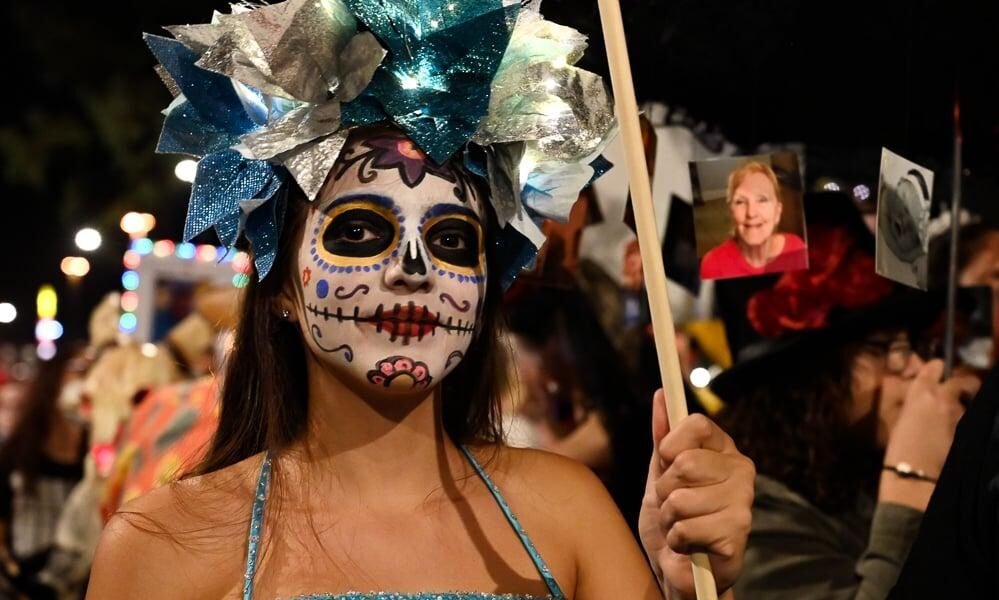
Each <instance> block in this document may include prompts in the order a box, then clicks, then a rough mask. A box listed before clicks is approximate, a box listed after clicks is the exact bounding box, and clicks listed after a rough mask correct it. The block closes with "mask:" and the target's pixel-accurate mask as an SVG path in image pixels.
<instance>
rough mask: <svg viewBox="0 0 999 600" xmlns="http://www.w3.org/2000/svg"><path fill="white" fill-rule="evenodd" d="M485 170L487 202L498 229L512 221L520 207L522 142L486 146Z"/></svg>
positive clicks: (523, 147) (523, 146)
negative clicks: (489, 203)
mask: <svg viewBox="0 0 999 600" xmlns="http://www.w3.org/2000/svg"><path fill="white" fill-rule="evenodd" d="M485 150H486V169H487V173H488V175H489V200H490V201H491V202H492V205H493V211H494V212H495V213H496V220H497V221H498V222H499V226H500V227H504V226H506V224H507V222H509V221H511V220H512V219H514V218H515V217H516V215H517V211H518V210H521V206H520V189H521V183H520V162H521V160H523V158H524V150H525V145H524V143H523V142H519V143H510V144H495V145H493V146H487V147H486V148H485Z"/></svg>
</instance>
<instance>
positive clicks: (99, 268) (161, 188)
mask: <svg viewBox="0 0 999 600" xmlns="http://www.w3.org/2000/svg"><path fill="white" fill-rule="evenodd" d="M986 5H987V6H986ZM212 9H217V10H223V11H228V6H227V4H224V3H222V2H211V3H207V2H204V1H203V0H202V1H194V0H172V1H171V2H141V3H140V2H115V3H111V2H107V3H87V2H44V1H41V2H40V1H37V0H34V1H28V0H8V1H7V2H4V3H3V4H2V8H0V14H2V17H3V20H2V22H3V23H4V36H3V41H2V44H3V56H4V57H5V61H4V66H5V67H6V69H5V73H6V76H7V77H6V82H5V85H4V86H3V88H4V90H5V91H4V93H3V96H2V98H3V111H2V112H0V157H2V163H0V186H2V193H3V204H2V206H3V213H2V216H0V302H4V301H6V302H12V303H14V304H15V306H17V308H18V311H19V315H18V319H17V320H16V321H15V322H14V323H13V324H11V325H0V341H18V342H28V341H30V340H31V339H32V337H33V326H34V295H35V293H36V291H37V289H38V286H39V285H41V284H43V283H53V284H54V285H55V286H56V288H57V290H58V291H59V293H60V300H61V303H60V316H59V318H60V320H62V321H63V322H64V323H65V324H66V325H67V336H68V337H75V338H82V337H85V335H86V330H85V320H86V315H88V314H89V311H90V309H91V307H92V306H93V305H94V304H95V303H96V302H97V300H98V299H99V298H100V296H101V295H102V294H103V293H105V292H107V291H110V290H113V289H118V288H119V286H120V283H119V277H120V275H121V271H122V267H121V255H122V252H123V251H124V250H125V246H126V243H127V239H126V236H125V234H123V233H122V232H121V231H120V229H119V228H118V221H119V219H120V218H121V215H122V214H124V213H125V212H127V211H129V210H138V211H146V212H152V213H153V214H155V215H156V218H157V220H158V224H157V226H156V228H155V229H154V230H153V232H152V234H151V235H152V237H154V238H157V239H159V238H170V239H174V240H175V241H179V237H180V234H181V230H182V227H183V219H184V213H185V206H186V200H187V194H188V191H189V188H188V185H187V184H184V183H182V182H180V181H178V180H177V179H176V178H175V177H174V174H173V167H174V165H175V164H176V163H177V161H178V160H179V157H176V156H157V155H155V154H154V153H153V147H154V145H155V142H156V137H157V135H158V132H159V127H160V123H161V119H162V116H161V115H160V112H159V111H160V110H162V109H163V108H165V107H166V105H167V104H168V103H169V101H170V96H169V94H168V93H167V91H166V89H165V88H164V87H163V86H162V84H161V83H160V81H159V79H158V78H157V77H156V75H155V74H154V73H153V70H152V67H153V64H154V61H153V59H152V57H151V56H150V54H149V53H148V52H147V50H146V49H145V46H144V45H143V43H142V41H141V33H142V32H143V31H148V32H153V33H159V32H160V29H159V26H160V25H165V24H177V23H189V22H205V21H207V20H209V18H210V17H211V11H212ZM623 10H624V14H625V20H626V28H627V31H628V36H629V45H630V51H631V56H632V66H633V70H634V72H635V80H636V85H637V87H638V90H637V91H638V95H639V97H640V99H642V100H660V101H663V102H666V103H667V104H669V105H671V106H678V107H683V108H684V109H685V110H686V112H687V114H688V115H690V116H691V117H692V118H693V119H694V120H696V121H697V122H699V123H701V126H702V127H704V128H705V129H706V130H707V131H711V132H716V133H720V134H722V135H724V136H725V137H726V138H728V139H729V140H731V141H733V142H735V143H736V144H738V145H739V146H741V147H743V148H746V149H753V148H755V147H756V146H758V145H759V144H762V143H767V142H774V143H779V142H788V141H795V142H804V143H805V144H806V145H807V149H808V155H807V177H808V179H809V180H810V181H814V180H815V179H817V178H819V177H823V176H831V177H838V178H843V179H844V180H848V181H851V182H866V183H867V184H868V185H869V187H871V189H875V187H876V181H877V170H878V163H879V156H880V148H881V146H887V147H889V148H891V149H892V150H894V151H895V152H898V153H900V154H902V155H904V156H906V157H907V158H910V159H912V160H914V161H916V162H918V163H920V164H924V165H925V166H927V167H929V168H931V169H934V170H935V171H936V174H937V176H936V181H937V185H936V190H935V196H936V197H937V198H947V197H949V195H950V193H949V185H950V180H951V174H950V167H949V165H950V160H951V148H952V144H953V142H952V126H951V123H952V117H951V114H952V108H953V104H954V97H955V89H959V96H960V99H961V110H962V120H963V123H964V131H965V146H964V148H965V150H964V166H965V173H964V175H965V177H964V179H965V196H966V200H967V202H968V204H969V205H971V206H973V207H978V208H979V209H980V210H983V211H992V213H993V217H992V218H995V216H994V213H995V211H996V204H997V202H996V190H997V175H999V92H997V84H996V78H997V77H999V40H997V38H999V36H997V33H999V3H962V2H954V1H953V0H948V1H923V0H906V1H901V0H892V1H870V0H868V1H866V2H853V1H847V2H807V1H801V2H791V1H775V0H771V1H756V2H733V1H731V0H696V1H695V0H670V1H669V2H664V1H646V2H637V1H628V0H624V2H623ZM543 12H544V13H545V15H546V16H547V17H548V18H549V19H551V20H554V21H557V22H560V23H563V24H566V25H571V26H573V27H576V28H577V29H580V30H581V31H583V32H584V33H587V34H589V35H590V36H591V41H592V47H591V53H590V54H589V55H588V57H587V58H586V59H585V60H584V63H583V66H585V67H587V68H590V69H592V70H595V71H598V72H601V73H604V72H605V71H606V68H605V64H604V62H605V61H604V58H603V48H602V45H603V41H602V37H601V35H600V31H599V20H598V18H597V9H596V2H595V1H594V2H590V1H584V0H547V1H546V2H545V3H544V5H543ZM84 226H92V227H96V228H97V229H99V230H100V231H101V232H102V234H103V236H104V245H103V246H102V248H101V249H100V250H99V251H98V252H96V253H94V254H92V255H87V257H88V259H90V260H91V265H92V269H91V272H90V274H89V275H87V276H86V277H85V278H84V280H83V281H82V282H81V283H80V284H79V285H78V286H76V287H75V288H72V289H71V288H69V287H68V285H67V282H66V279H65V277H64V276H63V275H62V273H61V272H60V271H59V261H60V260H61V258H62V257H63V256H66V255H74V254H77V255H78V254H80V253H79V251H77V250H76V248H75V246H74V244H73V235H74V234H75V232H76V231H77V230H78V229H79V228H80V227H84ZM209 240H210V238H206V241H209Z"/></svg>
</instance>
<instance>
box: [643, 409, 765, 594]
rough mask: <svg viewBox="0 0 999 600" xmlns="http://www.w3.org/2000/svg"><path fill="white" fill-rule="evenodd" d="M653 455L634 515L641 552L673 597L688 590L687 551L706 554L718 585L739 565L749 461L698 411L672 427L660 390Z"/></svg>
mask: <svg viewBox="0 0 999 600" xmlns="http://www.w3.org/2000/svg"><path fill="white" fill-rule="evenodd" d="M652 405H653V409H652V441H653V444H654V446H653V452H652V460H651V461H650V463H649V478H648V480H647V482H646V484H645V497H644V499H643V501H642V512H641V515H640V516H639V532H640V534H641V538H642V545H643V546H644V547H645V552H646V553H647V554H648V556H649V558H650V560H652V563H653V564H652V566H653V569H654V570H655V571H656V576H657V577H658V578H659V581H660V582H661V583H663V584H664V586H665V585H668V586H669V588H670V591H671V593H670V595H669V597H670V598H677V597H679V598H693V597H694V581H693V571H692V569H691V557H690V554H691V553H692V552H693V551H694V550H697V551H698V552H704V553H706V554H707V555H708V558H709V560H710V563H711V569H712V572H713V573H714V577H715V581H716V583H717V585H718V589H719V590H720V591H723V590H726V589H728V588H729V587H731V586H732V584H733V583H735V578H736V577H737V576H738V574H739V572H740V571H741V569H742V561H743V555H744V553H745V549H746V539H747V538H748V536H749V527H750V522H751V514H750V508H751V506H752V503H753V479H754V478H755V476H756V471H755V469H754V468H753V463H752V461H750V460H749V459H748V458H746V457H745V456H743V455H742V454H740V453H739V452H738V450H736V448H735V444H733V443H732V438H730V437H729V436H728V435H727V434H726V433H725V432H723V431H722V430H721V429H720V428H719V427H718V426H717V425H715V424H714V422H712V421H711V420H709V419H708V418H706V417H704V416H703V415H692V416H690V417H687V418H686V419H683V420H682V421H680V422H679V424H677V425H676V427H675V428H674V429H673V430H672V431H671V430H670V427H669V425H668V423H667V419H666V400H665V395H664V394H663V391H662V390H659V391H658V392H656V395H655V397H654V398H653V401H652Z"/></svg>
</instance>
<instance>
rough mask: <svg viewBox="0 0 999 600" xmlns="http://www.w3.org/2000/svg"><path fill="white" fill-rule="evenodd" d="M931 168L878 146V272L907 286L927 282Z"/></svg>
mask: <svg viewBox="0 0 999 600" xmlns="http://www.w3.org/2000/svg"><path fill="white" fill-rule="evenodd" d="M932 197H933V171H931V170H929V169H927V168H925V167H921V166H919V165H917V164H916V163H914V162H912V161H910V160H907V159H905V158H903V157H901V156H899V155H898V154H895V153H894V152H892V151H890V150H888V149H887V148H883V149H882V150H881V179H880V181H879V184H878V231H877V238H878V243H877V250H876V254H875V260H876V263H877V272H878V275H881V276H883V277H887V278H888V279H891V280H894V281H897V282H899V283H902V284H904V285H908V286H910V287H914V288H918V289H921V290H925V289H926V286H927V278H928V277H927V270H928V259H927V256H928V252H929V222H930V204H931V200H932Z"/></svg>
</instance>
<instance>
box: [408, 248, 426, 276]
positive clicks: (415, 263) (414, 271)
mask: <svg viewBox="0 0 999 600" xmlns="http://www.w3.org/2000/svg"><path fill="white" fill-rule="evenodd" d="M402 270H403V272H404V273H406V274H407V275H426V274H427V261H426V259H425V258H424V256H423V250H422V249H421V248H420V244H419V243H417V241H416V240H410V241H409V244H408V245H407V246H406V254H405V256H403V257H402Z"/></svg>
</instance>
